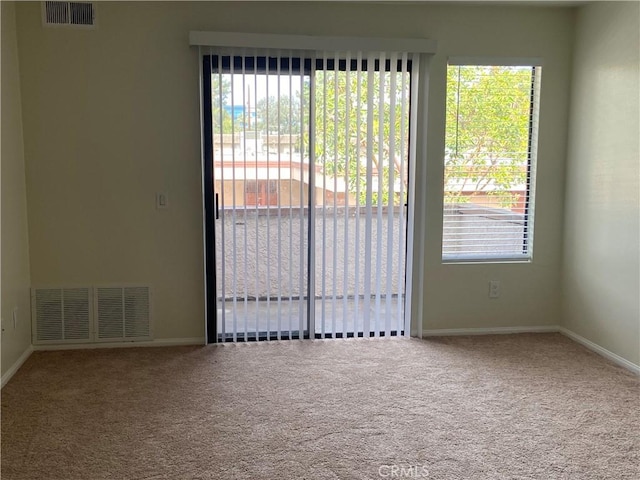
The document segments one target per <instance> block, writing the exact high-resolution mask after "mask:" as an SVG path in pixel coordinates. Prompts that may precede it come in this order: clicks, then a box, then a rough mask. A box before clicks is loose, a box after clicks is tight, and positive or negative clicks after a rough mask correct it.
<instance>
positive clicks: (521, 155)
mask: <svg viewBox="0 0 640 480" xmlns="http://www.w3.org/2000/svg"><path fill="white" fill-rule="evenodd" d="M531 75H532V69H531V68H520V67H496V66H487V67H477V66H472V67H467V66H460V67H458V66H450V67H449V68H448V69H447V110H446V140H445V193H446V198H445V202H446V203H460V202H465V201H468V197H467V196H465V195H463V191H464V190H466V191H484V192H487V193H488V194H489V195H492V196H495V197H496V199H497V200H498V201H499V203H500V204H501V205H502V206H503V207H506V208H508V207H511V206H512V205H513V203H514V202H515V198H514V196H513V195H512V194H511V193H510V189H511V188H512V187H513V186H514V185H517V184H522V183H524V182H525V181H526V178H527V168H526V166H527V155H528V154H527V152H528V146H529V145H528V143H529V116H530V107H531V82H532V77H531Z"/></svg>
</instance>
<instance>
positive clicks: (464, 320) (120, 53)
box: [18, 2, 573, 338]
mask: <svg viewBox="0 0 640 480" xmlns="http://www.w3.org/2000/svg"><path fill="white" fill-rule="evenodd" d="M97 15H98V28H97V29H96V30H89V31H87V30H72V29H65V28H43V27H42V25H41V17H40V3H30V4H29V3H24V4H20V5H19V6H18V28H19V46H20V59H21V68H22V77H23V83H22V89H23V99H24V100H23V106H24V118H25V121H24V125H25V145H26V147H25V155H26V160H27V180H28V201H29V213H30V217H29V220H30V243H31V263H32V269H31V274H32V281H33V283H34V284H60V283H81V284H82V283H84V284H86V283H109V282H143V283H150V284H151V285H152V286H153V287H154V289H155V293H156V295H155V305H154V308H155V318H156V329H155V332H156V337H157V338H174V337H199V336H203V332H204V327H203V323H204V320H203V316H204V308H203V303H204V291H203V249H202V210H201V183H200V146H199V142H200V132H199V128H200V127H199V97H198V90H197V89H198V56H197V51H196V50H195V49H193V48H190V47H189V46H188V32H189V31H190V30H211V31H215V30H218V31H246V32H258V33H288V34H326V35H355V36H357V35H362V36H390V37H391V36H402V37H427V38H432V39H435V40H437V41H438V54H437V55H436V56H435V57H434V58H433V61H432V64H431V80H430V93H429V116H430V118H429V125H428V129H429V130H428V140H429V147H428V152H427V159H426V162H425V160H424V159H423V160H422V161H421V162H420V163H419V165H418V168H419V172H418V173H420V171H422V169H424V168H427V174H428V176H429V180H428V182H427V184H426V186H425V185H420V186H419V190H420V192H426V196H427V209H426V211H421V212H420V218H419V221H426V226H427V242H426V245H425V247H424V249H425V264H424V265H416V268H417V269H420V268H423V267H424V269H425V291H424V298H425V300H426V305H425V312H424V318H423V320H424V321H423V323H424V327H425V328H427V329H434V328H459V327H495V326H526V325H551V324H557V323H558V322H559V316H560V294H559V290H560V258H561V243H562V242H561V235H562V208H563V182H564V173H563V172H564V158H565V153H566V152H565V148H566V143H565V139H566V131H567V113H568V98H567V92H568V89H569V78H570V58H571V57H570V52H571V43H572V39H573V12H572V10H570V9H562V8H542V7H541V8H537V7H536V8H520V7H500V6H494V7H480V6H433V5H416V4H413V5H412V4H397V5H389V4H381V3H376V4H368V5H366V4H361V3H355V4H344V3H308V2H304V3H300V4H292V3H285V4H277V5H273V4H265V3H256V4H249V3H242V2H239V3H215V2H213V3H204V2H197V3H191V4H190V3H183V2H176V3H145V4H137V3H110V2H101V3H98V10H97ZM448 55H482V56H510V57H513V56H523V57H542V58H543V59H544V74H543V86H542V99H541V103H542V106H541V130H540V145H539V147H540V148H539V166H538V191H537V197H538V201H537V202H538V203H537V212H536V214H537V219H536V227H535V258H534V261H533V262H532V263H531V264H489V265H442V264H441V261H440V238H441V233H442V214H441V212H442V196H441V192H442V158H443V150H444V108H445V106H444V101H445V68H446V60H447V56H448ZM425 187H426V188H425ZM157 191H167V192H168V193H169V199H170V208H169V209H168V210H155V208H154V201H155V200H154V199H155V192H157ZM489 279H497V280H502V286H503V291H502V297H501V298H500V299H498V300H490V299H489V298H488V295H487V293H488V283H487V281H488V280H489ZM421 294H422V292H417V295H421Z"/></svg>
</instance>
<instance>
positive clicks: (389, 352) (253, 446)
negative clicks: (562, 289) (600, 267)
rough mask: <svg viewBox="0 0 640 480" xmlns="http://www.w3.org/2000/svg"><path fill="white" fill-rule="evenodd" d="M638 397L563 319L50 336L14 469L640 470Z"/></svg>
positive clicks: (69, 475) (10, 473)
mask: <svg viewBox="0 0 640 480" xmlns="http://www.w3.org/2000/svg"><path fill="white" fill-rule="evenodd" d="M639 412H640V383H639V379H638V377H636V376H634V375H632V374H631V373H629V372H627V371H625V370H623V369H621V368H618V367H616V366H614V365H613V364H611V363H609V362H608V361H606V360H604V359H602V358H601V357H599V356H597V355H595V354H593V353H591V352H589V351H587V350H586V349H584V348H582V347H581V346H579V345H577V344H575V343H573V342H572V341H570V340H568V339H566V338H564V337H562V336H560V335H558V334H542V335H533V334H531V335H529V334H527V335H504V336H487V337H457V338H447V339H435V340H426V341H420V340H409V339H387V340H384V339H378V340H374V339H365V340H363V339H355V340H354V339H351V340H325V341H314V342H310V341H305V342H300V341H292V342H280V343H277V342H274V343H261V344H248V345H225V346H218V347H180V348H136V349H120V350H88V351H66V352H38V353H34V354H33V355H32V357H31V358H30V359H29V360H28V362H27V363H26V364H25V365H24V367H23V368H22V369H21V370H20V371H19V372H18V373H17V374H16V376H15V377H14V378H13V379H12V380H11V381H10V382H9V384H8V385H7V386H6V387H5V388H4V389H3V390H2V479H3V480H9V479H31V478H33V479H35V478H38V479H87V480H99V479H158V478H170V479H225V480H226V479H309V480H313V479H380V478H434V479H463V478H464V479H507V478H508V479H545V480H550V479H580V480H582V479H624V478H629V479H632V478H633V479H637V478H640V440H639V437H638V435H639V432H640V413H639ZM394 466H395V468H396V469H395V470H393V469H392V468H393V467H394ZM394 473H395V475H396V476H395V477H394V476H393V474H394Z"/></svg>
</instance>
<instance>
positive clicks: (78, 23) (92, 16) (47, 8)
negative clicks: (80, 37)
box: [42, 2, 96, 28]
mask: <svg viewBox="0 0 640 480" xmlns="http://www.w3.org/2000/svg"><path fill="white" fill-rule="evenodd" d="M42 23H43V24H44V25H57V26H75V27H85V28H87V27H88V28H93V27H95V24H96V10H95V5H94V3H93V2H42Z"/></svg>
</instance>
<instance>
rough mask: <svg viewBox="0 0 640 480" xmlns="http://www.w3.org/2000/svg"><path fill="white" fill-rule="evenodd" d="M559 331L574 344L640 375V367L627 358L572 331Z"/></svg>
mask: <svg viewBox="0 0 640 480" xmlns="http://www.w3.org/2000/svg"><path fill="white" fill-rule="evenodd" d="M558 331H559V332H560V333H561V334H563V335H566V336H567V337H569V338H570V339H571V340H573V341H574V342H577V343H579V344H580V345H583V346H584V347H586V348H588V349H589V350H591V351H592V352H595V353H597V354H598V355H601V356H603V357H604V358H607V359H609V360H611V361H612V362H613V363H615V364H617V365H620V366H621V367H624V368H626V369H627V370H630V371H631V372H633V373H635V374H636V375H640V365H636V364H635V363H633V362H630V361H629V360H627V359H626V358H622V357H621V356H620V355H617V354H615V353H613V352H611V351H609V350H607V349H606V348H604V347H601V346H600V345H598V344H597V343H593V342H592V341H591V340H587V339H586V338H584V337H583V336H581V335H578V334H577V333H575V332H572V331H571V330H567V329H566V328H564V327H560V328H559V330H558Z"/></svg>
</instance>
